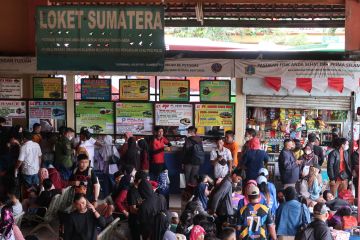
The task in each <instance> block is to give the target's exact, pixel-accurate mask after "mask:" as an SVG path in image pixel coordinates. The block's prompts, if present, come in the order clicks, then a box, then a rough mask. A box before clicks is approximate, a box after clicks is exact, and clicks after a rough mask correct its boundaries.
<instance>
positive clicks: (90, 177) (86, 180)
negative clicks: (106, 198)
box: [70, 154, 100, 206]
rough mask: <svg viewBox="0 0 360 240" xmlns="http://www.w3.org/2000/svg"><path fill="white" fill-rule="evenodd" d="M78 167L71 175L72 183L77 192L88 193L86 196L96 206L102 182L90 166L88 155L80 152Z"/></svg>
mask: <svg viewBox="0 0 360 240" xmlns="http://www.w3.org/2000/svg"><path fill="white" fill-rule="evenodd" d="M77 162H78V167H77V168H75V169H74V171H73V173H72V175H71V177H70V185H72V186H75V192H76V193H83V194H86V198H87V199H88V200H89V201H90V202H92V203H93V204H94V205H95V206H96V201H97V200H98V197H99V193H100V184H99V181H98V178H97V177H96V175H95V173H94V171H93V169H92V168H91V167H90V166H89V164H90V161H89V158H88V156H87V155H85V154H79V155H78V157H77Z"/></svg>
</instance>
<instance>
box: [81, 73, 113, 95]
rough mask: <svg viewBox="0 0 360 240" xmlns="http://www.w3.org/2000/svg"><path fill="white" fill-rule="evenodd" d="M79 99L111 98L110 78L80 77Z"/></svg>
mask: <svg viewBox="0 0 360 240" xmlns="http://www.w3.org/2000/svg"><path fill="white" fill-rule="evenodd" d="M81 99H83V100H107V101H110V100H111V79H87V78H83V79H81Z"/></svg>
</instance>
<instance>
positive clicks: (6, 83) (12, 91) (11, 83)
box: [0, 78, 23, 99]
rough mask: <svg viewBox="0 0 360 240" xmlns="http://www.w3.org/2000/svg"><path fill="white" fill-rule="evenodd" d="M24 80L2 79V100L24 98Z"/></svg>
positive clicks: (0, 80) (0, 86)
mask: <svg viewBox="0 0 360 240" xmlns="http://www.w3.org/2000/svg"><path fill="white" fill-rule="evenodd" d="M22 88H23V87H22V79H17V78H0V98H14V99H17V98H22V97H23V96H22Z"/></svg>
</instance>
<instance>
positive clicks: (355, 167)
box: [351, 140, 360, 197]
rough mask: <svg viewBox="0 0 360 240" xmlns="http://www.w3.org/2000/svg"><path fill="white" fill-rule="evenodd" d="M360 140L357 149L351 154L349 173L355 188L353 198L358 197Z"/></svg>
mask: <svg viewBox="0 0 360 240" xmlns="http://www.w3.org/2000/svg"><path fill="white" fill-rule="evenodd" d="M359 144H360V140H358V141H357V145H358V149H357V150H356V151H354V152H353V153H352V154H351V172H352V176H353V183H354V186H355V197H357V196H358V181H359V155H360V145H359Z"/></svg>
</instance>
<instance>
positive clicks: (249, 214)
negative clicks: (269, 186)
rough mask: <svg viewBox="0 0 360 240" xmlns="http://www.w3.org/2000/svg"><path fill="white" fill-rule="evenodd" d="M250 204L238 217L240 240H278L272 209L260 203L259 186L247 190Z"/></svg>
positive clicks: (252, 186)
mask: <svg viewBox="0 0 360 240" xmlns="http://www.w3.org/2000/svg"><path fill="white" fill-rule="evenodd" d="M247 195H248V197H249V200H250V203H249V204H248V205H247V206H244V207H242V208H241V209H240V215H239V217H238V222H237V223H238V224H237V225H238V227H237V228H238V230H240V236H239V238H240V239H258V240H262V239H264V240H265V239H268V238H267V236H268V235H270V237H271V239H277V237H276V231H275V225H274V221H273V218H272V216H271V213H270V209H269V208H268V207H267V206H265V205H263V204H260V203H259V200H260V191H259V188H258V187H257V186H254V185H251V186H250V187H249V188H248V189H247Z"/></svg>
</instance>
